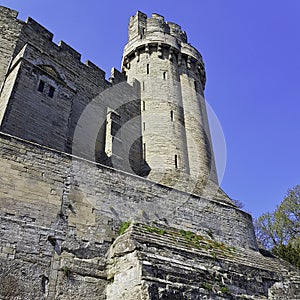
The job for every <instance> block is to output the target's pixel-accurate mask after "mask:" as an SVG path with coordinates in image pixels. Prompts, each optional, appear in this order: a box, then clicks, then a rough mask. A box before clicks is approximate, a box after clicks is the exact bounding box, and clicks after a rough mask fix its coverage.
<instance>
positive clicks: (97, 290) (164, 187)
mask: <svg viewBox="0 0 300 300" xmlns="http://www.w3.org/2000/svg"><path fill="white" fill-rule="evenodd" d="M52 38H53V35H52V33H51V32H49V31H48V30H47V29H45V28H44V27H43V26H41V25H40V24H38V23H37V22H36V21H34V20H32V19H31V18H28V20H27V21H26V22H23V21H20V20H18V19H17V12H16V11H13V10H10V9H8V8H5V7H1V6H0V54H1V55H0V83H1V87H0V126H1V132H0V172H1V173H0V185H1V186H0V232H1V234H0V298H1V299H16V300H19V299H33V300H35V299H37V300H40V299H49V300H50V299H61V300H65V299H91V300H92V299H111V300H118V299H126V300H141V299H145V300H146V299H149V300H150V299H153V300H154V299H170V300H171V299H172V300H179V299H193V300H196V299H274V300H279V299H291V300H292V299H300V289H299V287H300V279H299V273H297V272H296V270H295V269H294V268H293V267H292V266H290V265H289V264H287V263H285V262H283V261H280V260H278V259H276V258H275V257H272V256H271V255H270V254H269V256H266V254H265V252H262V253H260V251H259V249H258V246H257V242H256V239H255V235H254V230H253V224H252V219H251V216H250V215H249V214H247V213H245V212H243V211H241V210H240V209H238V208H237V207H236V206H235V205H234V204H233V203H232V201H231V200H230V198H229V197H228V196H227V195H226V194H225V193H224V192H223V191H222V190H220V189H219V187H218V183H217V178H216V170H215V163H214V157H213V151H212V148H211V141H210V133H209V127H208V121H207V114H206V108H205V102H204V98H203V90H204V85H205V80H206V79H205V69H204V65H203V61H202V57H201V55H200V53H199V52H198V51H197V50H196V49H195V48H193V47H192V46H191V45H189V44H188V43H187V36H186V34H185V32H184V31H182V29H181V28H180V26H179V25H177V24H174V23H166V22H165V21H164V18H163V17H162V16H160V15H158V14H153V15H152V17H151V18H147V16H146V15H144V14H143V13H140V12H138V13H137V14H136V16H134V17H132V18H131V20H130V24H129V43H128V44H127V46H126V47H125V51H124V57H123V72H124V74H122V73H120V72H118V71H117V70H115V69H114V70H113V71H112V74H111V78H110V81H106V80H105V74H104V72H103V71H102V70H101V69H99V68H98V67H97V66H95V65H94V64H93V63H91V62H90V61H87V62H86V63H85V64H83V63H82V62H81V61H80V54H79V53H78V52H77V51H76V50H74V49H73V48H71V47H70V46H69V45H67V44H65V43H64V42H60V43H59V44H58V45H56V44H54V43H53V42H52ZM124 75H126V76H127V80H128V82H129V83H127V82H126V76H124ZM143 144H146V145H144V149H143ZM137 175H139V176H137ZM141 176H144V177H147V178H143V177H141ZM150 179H151V180H152V181H151V180H150ZM122 224H123V226H121V225H122ZM125 225H126V226H127V227H128V226H129V228H127V229H126V226H125ZM120 228H121V229H122V230H121V231H122V232H121V231H120V233H118V231H119V229H120ZM125 229H126V230H125ZM124 230H125V233H124V232H123V231H124Z"/></svg>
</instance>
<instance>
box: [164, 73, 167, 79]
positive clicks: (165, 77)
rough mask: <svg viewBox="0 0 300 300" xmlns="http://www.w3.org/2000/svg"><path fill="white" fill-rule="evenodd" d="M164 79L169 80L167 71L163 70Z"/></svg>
mask: <svg viewBox="0 0 300 300" xmlns="http://www.w3.org/2000/svg"><path fill="white" fill-rule="evenodd" d="M163 79H164V80H167V72H163Z"/></svg>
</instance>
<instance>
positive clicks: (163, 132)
mask: <svg viewBox="0 0 300 300" xmlns="http://www.w3.org/2000/svg"><path fill="white" fill-rule="evenodd" d="M128 31H129V32H128V37H129V39H128V44H127V45H126V46H125V49H124V54H123V72H124V73H125V75H126V76H127V80H128V82H132V81H133V80H134V79H136V80H138V81H139V83H140V88H141V111H142V138H143V155H144V160H145V161H146V162H147V163H148V165H149V167H150V169H151V171H150V174H149V176H148V178H149V179H152V180H154V181H157V182H160V183H162V184H166V185H171V186H177V185H178V184H179V182H184V181H186V179H188V180H192V181H193V182H194V183H195V184H194V187H193V192H195V191H198V192H199V190H201V189H202V188H203V186H205V185H206V183H207V181H208V180H209V181H212V182H214V183H217V182H218V180H217V173H216V168H215V163H214V156H213V151H212V147H211V137H210V132H209V126H208V118H207V113H206V106H205V100H204V98H203V91H204V86H205V69H204V64H203V60H202V57H201V55H200V53H199V52H198V51H197V50H196V49H195V48H194V47H192V46H191V45H189V44H188V43H187V36H186V33H185V32H184V31H183V30H182V29H181V27H180V26H179V25H177V24H174V23H169V22H165V20H164V18H163V17H162V16H160V15H158V14H152V17H151V18H147V16H146V15H145V14H143V13H141V12H137V14H136V15H135V16H133V17H131V19H130V22H129V30H128ZM176 181H177V182H176ZM195 187H196V189H195ZM191 192H192V191H191Z"/></svg>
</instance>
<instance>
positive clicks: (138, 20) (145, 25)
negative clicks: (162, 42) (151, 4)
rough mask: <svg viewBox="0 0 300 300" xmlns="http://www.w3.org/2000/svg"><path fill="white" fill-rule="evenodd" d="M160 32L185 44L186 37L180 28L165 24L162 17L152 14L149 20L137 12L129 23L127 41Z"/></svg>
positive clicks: (169, 23) (173, 24) (175, 25)
mask: <svg viewBox="0 0 300 300" xmlns="http://www.w3.org/2000/svg"><path fill="white" fill-rule="evenodd" d="M155 32H160V33H164V34H169V35H171V36H173V37H175V38H176V39H177V40H178V41H179V42H183V43H187V35H186V33H185V31H184V30H182V29H181V26H180V25H178V24H176V23H173V22H165V18H164V17H163V16H162V15H159V14H157V13H153V14H152V15H151V17H150V18H148V17H147V15H146V14H144V13H142V12H140V11H138V12H137V13H136V15H135V16H132V17H131V18H130V21H129V30H128V36H129V41H130V40H132V39H134V38H137V37H140V38H143V36H144V35H147V34H149V33H155Z"/></svg>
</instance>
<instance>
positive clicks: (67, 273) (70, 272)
mask: <svg viewBox="0 0 300 300" xmlns="http://www.w3.org/2000/svg"><path fill="white" fill-rule="evenodd" d="M61 270H62V271H63V272H64V275H65V276H67V277H69V276H70V275H71V274H72V271H71V268H70V267H68V266H64V267H62V268H61Z"/></svg>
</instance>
